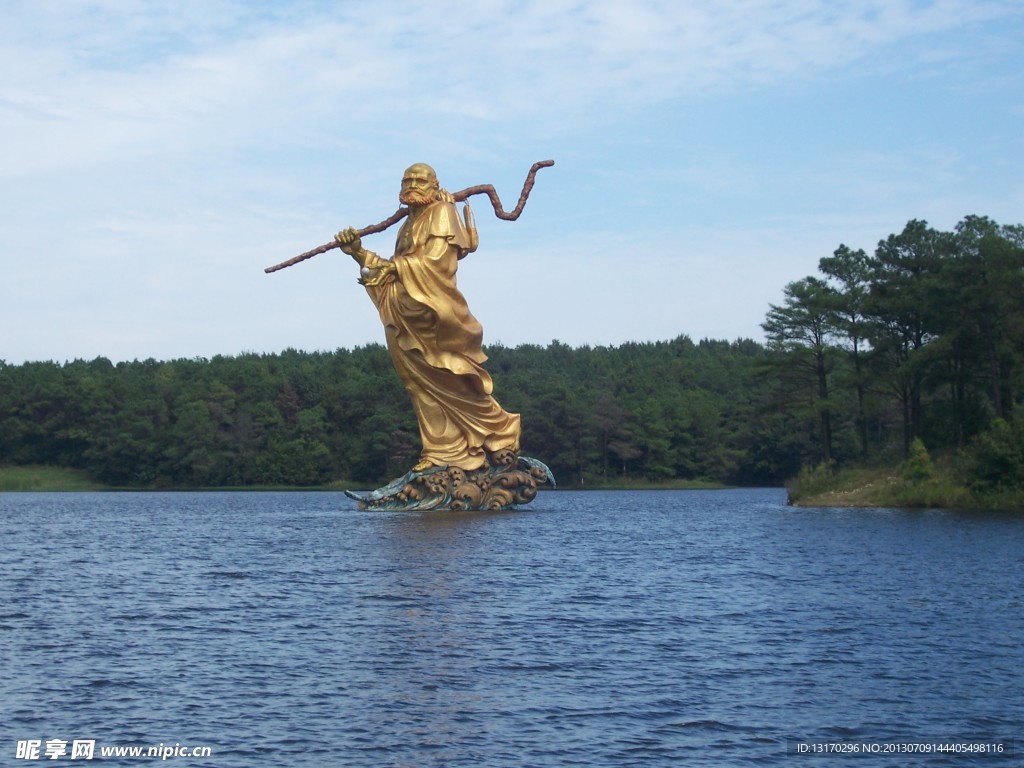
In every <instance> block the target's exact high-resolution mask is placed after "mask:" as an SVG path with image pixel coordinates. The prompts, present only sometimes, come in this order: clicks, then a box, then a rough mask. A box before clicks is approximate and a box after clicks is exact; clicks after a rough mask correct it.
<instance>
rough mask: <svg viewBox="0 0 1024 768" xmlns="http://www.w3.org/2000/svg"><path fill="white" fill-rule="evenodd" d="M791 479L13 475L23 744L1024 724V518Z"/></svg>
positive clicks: (674, 750)
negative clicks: (121, 482) (499, 494)
mask: <svg viewBox="0 0 1024 768" xmlns="http://www.w3.org/2000/svg"><path fill="white" fill-rule="evenodd" d="M784 501H785V496H784V492H782V491H777V490H760V491H720V492H669V491H662V492H636V493H625V492H619V493H612V492H588V493H573V492H555V493H544V494H541V496H540V497H539V498H538V499H537V501H535V502H534V503H533V504H532V505H531V506H530V507H528V508H525V509H524V510H523V511H521V512H499V513H437V512H434V513H428V514H403V513H369V512H358V511H356V510H355V509H354V508H352V506H351V504H350V502H348V501H347V500H344V499H340V498H339V497H338V496H337V495H334V494H298V493H297V494H247V493H217V494H148V493H142V494H16V495H11V494H7V495H0V511H2V512H3V516H4V517H3V519H4V520H5V521H6V526H7V527H6V530H5V534H6V536H5V539H6V546H5V547H4V549H3V552H2V555H0V558H2V560H0V563H2V567H3V574H4V578H3V581H2V583H0V605H2V606H4V607H3V608H2V609H0V659H2V660H3V661H4V669H5V672H6V674H5V675H4V676H3V678H2V680H0V701H3V703H4V707H5V712H4V714H5V718H4V720H5V724H4V726H3V728H4V729H5V739H4V740H3V741H0V749H6V750H7V752H8V753H9V754H6V755H2V757H4V758H5V759H7V760H11V759H13V757H14V753H13V750H14V746H13V745H14V744H15V743H16V741H17V740H19V739H20V740H23V739H30V738H36V739H43V740H45V739H48V738H61V739H67V740H69V741H70V740H72V739H75V738H89V739H96V740H97V743H98V744H158V743H175V742H178V743H182V744H195V745H202V744H206V745H210V746H211V747H212V748H213V753H214V756H213V758H211V760H210V761H209V762H208V763H207V764H209V765H216V766H218V767H225V766H226V767H227V768H232V766H239V767H241V766H251V765H263V764H271V765H288V766H307V765H308V766H321V765H325V764H327V765H346V766H362V765H365V766H392V765H393V766H402V765H410V766H422V765H443V766H459V765H473V766H478V765H488V766H524V765H536V766H563V765H574V764H578V765H601V766H626V765H644V766H650V765H665V766H668V765H672V766H679V765H709V764H713V765H718V766H731V765H748V764H758V765H788V764H790V762H792V760H793V759H794V757H793V756H792V755H788V754H787V744H788V743H790V741H791V740H821V739H837V738H840V739H856V740H885V739H889V740H899V741H914V740H920V739H923V738H927V739H939V740H949V739H966V738H972V739H990V740H991V739H1002V740H1004V741H1005V740H1008V739H1010V738H1012V737H1014V736H1015V735H1017V734H1019V733H1021V732H1022V728H1021V726H1022V725H1024V713H1022V706H1021V699H1020V696H1019V691H1020V690H1021V688H1022V682H1024V679H1022V678H1024V673H1022V672H1021V670H1022V669H1024V664H1022V662H1024V655H1022V652H1021V650H1020V642H1019V638H1020V637H1021V636H1022V635H1024V607H1022V603H1021V601H1022V598H1021V595H1022V594H1024V517H1021V516H1015V515H969V514H962V513H952V512H943V511H930V512H920V511H917V512H903V511H895V510H806V509H803V510H802V509H792V508H789V507H786V506H785V504H784ZM933 757H934V760H930V761H929V762H927V764H929V765H931V764H934V765H963V764H970V760H971V759H970V758H965V757H964V756H963V755H957V756H952V757H951V756H939V755H936V756H933ZM947 757H948V758H949V759H946V758H947ZM828 759H830V760H835V759H841V758H828ZM979 759H982V758H979ZM814 760H815V759H814V758H802V761H803V762H808V764H817V763H815V762H814ZM984 760H985V762H984V763H983V764H986V765H987V764H990V763H991V760H992V758H984ZM136 762H137V761H136ZM105 764H112V765H116V764H118V763H117V761H116V760H108V761H106V763H105ZM124 764H125V765H127V764H130V761H127V762H125V763H124ZM189 764H193V765H199V764H204V763H202V761H193V762H190V763H189ZM895 764H899V765H907V764H912V763H910V762H907V761H902V762H899V763H895ZM920 764H925V763H920ZM995 764H998V763H995Z"/></svg>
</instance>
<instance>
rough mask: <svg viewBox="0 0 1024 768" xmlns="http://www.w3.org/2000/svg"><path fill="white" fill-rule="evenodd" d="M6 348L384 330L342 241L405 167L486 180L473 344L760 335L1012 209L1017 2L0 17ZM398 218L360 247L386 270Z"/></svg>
mask: <svg viewBox="0 0 1024 768" xmlns="http://www.w3.org/2000/svg"><path fill="white" fill-rule="evenodd" d="M2 14H3V15H2V18H3V24H0V146H2V147H3V148H4V149H3V152H0V180H2V183H0V211H2V214H0V215H2V219H0V221H2V223H0V266H2V269H3V275H2V277H0V323H2V327H3V328H4V333H3V336H2V340H0V360H6V361H7V362H8V363H11V364H17V363H21V362H23V361H25V360H56V361H58V362H61V361H64V360H71V359H75V358H85V359H91V358H93V357H96V356H100V355H102V356H106V357H109V358H111V359H112V360H115V361H119V360H131V359H136V358H138V359H144V358H149V357H154V358H157V359H171V358H178V357H199V356H202V357H210V356H213V355H216V354H226V355H233V354H239V353H242V352H278V351H280V350H282V349H285V348H287V347H294V348H297V349H303V350H333V349H335V348H337V347H353V346H357V345H362V344H367V343H371V342H378V341H382V339H383V335H382V332H381V329H380V327H379V321H378V320H377V318H376V315H375V312H374V310H373V308H372V306H371V305H370V303H369V300H368V299H367V298H366V296H365V294H364V293H363V292H362V289H361V288H360V287H359V286H358V285H357V284H356V282H355V280H356V277H357V269H356V266H355V264H354V263H353V262H351V261H350V260H349V259H348V258H347V257H345V256H343V255H342V254H340V252H339V251H332V252H330V253H327V254H324V255H321V256H318V257H316V258H315V259H312V260H310V261H307V262H305V263H303V264H300V265H297V266H294V267H291V268H289V269H286V270H283V271H281V272H277V273H275V274H272V275H267V274H265V273H264V272H263V269H264V268H265V267H267V266H270V265H272V264H276V263H278V262H280V261H283V260H285V259H287V258H290V257H291V256H294V255H296V254H298V253H300V252H302V251H305V250H307V249H309V248H311V247H313V246H316V245H319V244H321V243H324V242H328V241H329V240H330V239H331V238H332V236H333V233H334V232H336V231H337V230H339V229H341V228H343V227H345V226H349V225H352V226H356V227H361V226H365V225H367V224H371V223H375V222H377V221H380V220H382V219H384V218H385V217H386V216H388V215H389V214H390V213H392V212H393V211H394V209H395V208H396V206H397V191H398V183H399V180H400V178H401V174H402V171H403V170H404V169H405V168H406V167H407V166H408V165H410V164H412V163H413V162H421V161H422V162H427V163H430V164H431V165H433V166H434V167H435V168H436V169H437V172H438V175H439V177H440V179H441V182H442V184H443V185H444V186H445V187H447V188H449V189H451V190H458V189H461V188H463V187H467V186H470V185H474V184H481V183H492V184H494V185H495V186H496V187H497V189H498V191H499V194H501V196H502V198H503V200H504V201H505V202H506V207H511V205H512V204H513V203H514V201H515V199H516V197H517V196H518V194H519V189H520V187H521V185H522V182H523V178H524V176H525V174H526V171H527V169H528V168H529V167H530V165H531V164H532V163H533V162H534V161H536V160H543V159H548V158H551V159H554V160H555V161H556V165H555V167H554V168H551V169H547V170H543V171H541V173H540V174H539V175H538V180H537V186H536V187H535V189H534V192H533V195H532V196H531V198H530V202H529V203H528V205H527V207H526V210H525V212H524V214H523V216H522V218H520V219H519V221H517V222H514V223H509V222H504V221H500V220H498V219H496V218H494V217H493V215H492V214H491V212H490V208H489V205H488V204H487V202H486V200H485V199H484V198H473V201H472V202H473V204H474V209H475V211H476V214H477V219H478V224H479V229H480V240H481V245H480V249H479V251H478V252H477V253H475V254H473V255H472V256H470V257H469V258H468V259H466V260H465V261H463V262H462V265H461V267H460V271H459V285H460V288H461V289H462V290H463V292H464V293H465V294H466V296H467V298H468V300H469V302H470V307H471V308H472V310H473V312H474V314H476V315H477V317H478V318H479V319H480V320H481V322H482V323H483V325H484V332H485V342H492V343H496V342H500V343H502V344H506V345H512V346H514V345H517V344H521V343H535V344H547V343H548V342H550V341H551V340H553V339H557V340H560V341H562V342H564V343H567V344H571V345H574V346H575V345H582V344H591V345H599V344H605V345H615V344H621V343H623V342H627V341H657V340H663V339H671V338H674V337H676V336H678V335H681V334H687V335H689V336H691V337H693V338H694V339H701V338H705V337H710V338H716V339H729V340H732V339H736V338H754V339H757V340H762V339H763V336H762V333H761V329H760V323H761V322H762V321H763V320H764V316H765V313H766V312H767V311H768V308H769V305H770V304H771V303H778V302H779V301H781V299H782V289H783V287H784V286H785V285H786V284H787V283H788V282H790V281H792V280H797V279H799V278H801V277H804V276H806V275H810V274H814V273H815V271H816V268H817V262H818V259H819V258H821V257H822V256H828V255H830V254H831V253H832V251H833V250H834V249H835V248H836V247H838V246H839V245H840V244H841V243H845V244H847V245H849V246H851V247H854V248H864V249H866V250H868V251H869V252H870V251H872V250H873V249H874V247H875V245H876V244H877V242H878V241H879V240H881V239H883V238H885V237H886V236H887V235H889V234H890V233H893V232H898V231H900V230H901V229H902V228H903V226H904V225H905V224H906V222H907V221H909V220H911V219H925V220H927V221H928V222H929V223H930V224H931V225H932V226H934V227H937V228H939V229H952V228H953V227H954V226H955V224H956V223H957V222H958V221H959V220H960V219H962V218H963V217H964V216H966V215H969V214H978V215H987V216H990V217H991V218H993V219H995V220H996V221H997V222H999V223H1002V224H1017V223H1022V222H1024V44H1022V43H1021V40H1024V4H1021V3H1020V2H1019V0H936V1H935V2H922V1H918V0H879V1H877V2H872V1H868V2H852V1H851V2H843V1H841V0H840V1H837V2H829V1H827V0H771V1H766V2H752V1H751V2H742V1H740V0H733V1H731V2H730V1H729V0H592V1H589V2H580V1H574V0H540V1H538V2H532V1H531V0H514V1H509V2H505V1H504V0H477V2H473V3H466V2H462V0H460V2H451V1H450V0H431V2H429V3H428V2H422V3H411V2H397V1H392V0H377V1H375V2H345V1H344V0H342V1H338V2H326V1H324V2H317V1H316V0H308V1H304V2H287V1H286V0H279V1H277V2H265V3H264V2H227V1H224V0H176V1H175V2H159V1H155V0H150V1H146V0H109V1H107V2H85V1H84V0H60V1H59V2H58V0H26V1H24V2H22V1H20V0H7V2H5V3H4V4H3V9H2ZM393 239H394V233H393V232H388V233H385V234H381V235H375V236H373V237H371V238H368V239H367V241H366V245H367V246H368V247H369V248H371V249H372V250H375V251H378V252H381V253H383V254H385V255H389V254H390V252H391V248H392V246H393Z"/></svg>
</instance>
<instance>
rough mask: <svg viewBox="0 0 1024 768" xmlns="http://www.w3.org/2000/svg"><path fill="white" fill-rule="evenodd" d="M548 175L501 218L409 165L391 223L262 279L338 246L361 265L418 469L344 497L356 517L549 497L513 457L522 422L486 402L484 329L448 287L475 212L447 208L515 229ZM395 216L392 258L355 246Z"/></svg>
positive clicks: (498, 209) (548, 480)
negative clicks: (410, 420)
mask: <svg viewBox="0 0 1024 768" xmlns="http://www.w3.org/2000/svg"><path fill="white" fill-rule="evenodd" d="M552 165H554V161H553V160H542V161H539V162H537V163H534V164H533V166H532V167H531V168H530V172H529V173H528V174H527V177H526V182H525V183H524V184H523V191H522V193H521V194H520V196H519V202H518V204H517V205H516V207H515V208H514V209H513V210H512V211H507V212H506V211H505V210H504V209H503V208H502V206H501V201H500V200H499V199H498V194H497V192H495V190H494V187H493V186H491V185H490V184H480V185H478V186H475V187H467V188H466V189H463V190H461V191H459V192H456V193H455V194H454V195H452V194H449V193H448V192H446V191H445V190H443V189H441V186H440V184H438V181H437V174H436V173H434V169H433V168H431V167H430V166H429V165H425V164H423V163H417V164H416V165H413V166H410V167H409V169H408V170H406V172H405V174H404V175H403V177H402V189H401V192H400V193H399V196H398V197H399V201H400V202H401V204H402V206H403V207H400V208H399V209H398V210H397V211H395V213H394V214H392V215H391V216H390V217H389V218H388V219H385V220H384V221H382V222H380V223H379V224H374V225H372V226H369V227H364V228H363V229H360V230H356V229H353V228H351V227H349V228H348V229H344V230H342V231H341V232H339V233H338V234H337V235H335V238H334V240H333V241H332V242H330V243H326V244H324V245H321V246H318V247H317V248H313V249H312V250H309V251H306V252H305V253H302V254H300V255H298V256H296V257H295V258H292V259H289V260H288V261H284V262H281V263H280V264H277V265H275V266H273V267H267V269H266V270H264V271H265V272H276V271H277V270H280V269H284V268H285V267H290V266H292V265H294V264H298V263H299V262H302V261H305V260H306V259H309V258H312V257H313V256H316V255H317V254H320V253H325V252H327V251H328V250H330V249H332V248H340V249H341V250H342V251H344V252H345V253H347V254H349V255H350V256H351V257H352V258H353V259H355V260H356V261H357V262H358V263H359V266H360V273H361V275H362V277H361V279H360V280H359V282H360V283H362V285H363V286H365V288H366V292H367V294H369V296H370V300H371V301H373V304H374V306H375V307H376V308H377V311H378V312H379V313H380V319H381V322H382V323H383V324H384V335H385V337H386V339H387V345H388V350H389V351H390V353H391V360H392V362H394V365H395V370H396V371H397V372H398V375H399V377H400V378H401V380H402V383H403V384H404V385H405V389H406V391H407V392H408V393H409V397H410V399H411V400H412V404H413V408H414V409H415V411H416V420H417V422H418V423H419V429H420V439H421V441H422V444H423V448H422V451H421V453H420V460H419V462H418V463H417V464H416V466H414V467H413V468H412V469H411V470H410V471H409V472H406V473H405V474H404V475H403V476H402V477H399V478H397V479H395V480H392V481H391V482H390V483H388V484H387V485H385V486H384V487H382V488H378V489H377V490H375V491H372V492H371V493H368V494H365V495H358V494H355V493H353V492H351V491H346V492H345V493H346V494H347V495H349V496H350V497H352V498H354V499H356V500H357V501H358V502H359V506H360V507H361V508H363V509H400V510H427V509H507V508H509V507H512V506H515V505H516V504H524V503H527V502H529V501H531V500H532V499H533V498H534V497H535V496H536V495H537V490H538V487H539V486H547V487H551V488H553V487H554V485H555V479H554V477H552V475H551V471H550V470H549V469H548V468H547V466H546V465H545V464H544V463H543V462H541V461H538V460H537V459H532V458H529V457H526V456H520V455H519V436H520V426H519V414H517V413H508V412H507V411H505V410H503V409H502V407H501V406H500V405H498V402H497V401H496V400H495V399H494V397H493V395H492V394H491V392H492V390H493V385H492V383H491V377H490V375H489V374H488V373H487V371H485V370H484V368H483V363H484V361H485V360H486V359H487V356H486V355H485V354H484V352H483V348H482V340H483V329H482V328H481V327H480V323H479V322H477V319H476V318H475V317H473V314H472V313H471V312H470V311H469V306H468V305H467V304H466V299H465V297H463V295H462V293H461V292H460V291H459V288H458V285H457V283H456V279H455V273H456V272H457V271H458V265H459V261H460V260H461V259H462V258H464V257H465V256H466V255H467V254H469V253H472V252H473V251H475V250H476V247H477V233H476V226H475V224H474V222H473V214H472V211H471V210H470V209H469V206H468V205H467V206H466V207H465V208H464V209H463V217H462V218H460V217H459V214H458V211H457V210H456V208H455V203H456V202H460V201H463V200H465V199H466V198H467V197H470V196H471V195H478V194H486V195H487V196H488V197H489V198H490V200H491V205H492V206H493V207H494V214H495V215H496V216H497V217H498V218H500V219H504V220H506V221H515V220H516V219H517V218H519V214H520V213H522V210H523V206H524V205H525V204H526V199H527V197H528V196H529V194H530V190H531V189H532V188H533V183H534V177H535V176H536V174H537V171H538V170H539V169H540V168H547V167H549V166H552ZM403 218H404V219H406V221H405V222H404V223H403V224H402V228H401V229H400V230H399V232H398V239H397V242H396V244H395V253H394V255H393V256H392V257H391V258H390V259H384V258H381V257H380V256H378V255H377V254H376V253H373V252H372V251H368V250H366V249H365V248H363V242H362V238H363V237H365V236H366V235H369V234H373V233H376V232H383V231H384V230H385V229H387V228H388V227H390V226H391V225H393V224H396V223H398V222H399V221H401V220H402V219H403Z"/></svg>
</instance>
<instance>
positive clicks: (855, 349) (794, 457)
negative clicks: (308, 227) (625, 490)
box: [0, 216, 1024, 487]
mask: <svg viewBox="0 0 1024 768" xmlns="http://www.w3.org/2000/svg"><path fill="white" fill-rule="evenodd" d="M818 268H819V274H818V275H815V276H810V277H807V278H804V279H802V280H798V281H795V282H793V283H790V284H789V285H787V286H785V289H784V291H783V297H784V299H783V301H782V302H781V303H780V304H778V305H771V306H770V308H769V311H768V313H767V316H766V319H765V322H764V324H763V328H764V331H765V334H766V343H758V342H755V341H753V340H749V339H744V340H737V341H734V342H729V341H718V340H710V339H704V340H702V341H699V342H694V341H693V340H691V339H690V338H689V337H687V336H679V337H678V338H676V339H673V340H671V341H661V342H646V343H629V344H623V345H620V346H615V347H601V346H598V347H590V346H583V347H576V348H573V347H569V346H567V345H565V344H561V343H559V342H557V341H555V342H552V343H551V344H549V345H548V346H546V347H543V346H537V345H522V346H518V347H514V348H513V347H504V346H501V345H496V346H490V347H488V348H487V353H488V355H489V357H490V361H489V362H488V364H487V366H488V369H489V370H490V372H491V373H492V375H493V377H494V380H495V386H496V396H497V397H498V400H499V401H500V402H501V403H502V405H503V407H505V408H506V410H509V411H514V412H519V413H521V414H522V420H523V427H524V430H523V446H522V447H523V452H524V453H525V454H527V455H531V456H535V457H536V458H539V459H541V460H543V461H545V462H546V463H547V464H548V465H549V466H550V467H551V469H552V470H553V472H554V473H555V476H556V478H557V479H558V481H559V483H560V484H561V485H563V486H568V487H580V486H582V487H589V486H601V485H609V484H632V483H637V482H646V483H661V482H666V481H676V480H702V481H709V482H715V483H723V484H730V485H777V484H781V483H782V482H783V481H785V480H786V479H788V478H790V477H793V476H794V475H796V473H797V472H798V471H799V470H800V469H801V467H804V466H815V465H820V464H823V465H834V464H842V463H849V462H870V461H876V462H898V461H901V460H903V459H904V458H905V457H907V456H908V455H909V454H910V450H911V446H912V445H913V444H915V441H917V442H920V443H922V444H924V445H927V447H928V450H929V451H933V452H936V451H938V452H941V451H946V452H949V453H950V454H954V455H962V456H964V457H967V458H966V459H965V460H967V459H970V461H973V464H972V467H973V468H972V469H971V472H972V473H973V474H972V478H973V479H974V481H976V482H989V483H990V484H993V483H994V484H1005V483H1007V482H1010V483H1014V482H1016V483H1018V484H1019V485H1018V487H1024V431H1022V429H1021V426H1020V420H1019V419H1015V410H1016V407H1017V406H1018V405H1019V404H1020V402H1021V397H1022V385H1024V381H1022V377H1024V365H1022V355H1024V227H1021V226H1019V225H1018V226H1000V225H998V224H996V223H995V222H993V221H991V220H989V219H987V218H982V217H975V216H971V217H968V218H966V219H964V220H963V221H962V222H960V224H958V225H957V227H956V229H955V231H953V232H939V231H936V230H934V229H932V228H930V227H929V226H928V225H927V223H925V222H922V221H911V222H909V223H908V224H907V226H906V227H905V228H904V230H903V231H902V232H901V233H899V234H896V235H890V236H889V237H888V238H886V239H884V240H882V241H880V242H879V243H878V247H877V248H876V250H875V253H874V254H873V255H868V254H867V253H865V252H864V251H863V250H853V249H851V248H849V247H847V246H845V245H841V246H840V247H839V248H838V249H837V250H836V251H835V252H834V253H833V255H832V256H829V257H826V258H823V259H821V262H820V263H819V265H818ZM418 450H419V437H418V431H417V427H416V422H415V418H414V416H413V413H412V409H411V407H410V405H409V403H408V401H407V397H406V394H405V392H404V390H403V388H402V385H401V383H400V382H399V380H398V378H397V376H396V375H395V373H394V371H393V370H392V367H391V361H390V358H389V356H388V352H387V350H386V349H385V348H384V347H383V346H380V345H368V346H365V347H357V348H355V349H351V350H348V349H338V350H336V351H334V352H301V351H297V350H286V351H284V352H282V353H279V354H242V355H238V356H216V357H213V358H212V359H205V358H197V359H179V360H168V361H157V360H153V359H149V360H144V361H138V360H136V361H132V362H121V363H117V364H114V363H112V362H111V361H109V360H107V359H106V358H102V357H100V358H96V359H95V360H88V361H87V360H74V361H70V362H66V363H63V364H61V363H56V362H28V363H24V364H21V365H8V364H5V363H3V362H2V361H0V465H2V464H7V465H52V466H61V467H72V468H78V469H82V470H85V471H87V472H88V473H89V474H90V475H91V476H92V477H94V478H95V479H97V480H99V481H101V482H105V483H109V484H111V485H116V486H127V487H208V486H248V485H298V486H310V485H320V484H324V483H328V482H332V481H336V480H345V481H347V482H352V483H359V484H365V485H372V484H378V483H380V482H383V481H385V480H388V479H391V478H393V477H395V476H397V475H400V474H401V473H403V472H404V471H406V470H407V469H408V468H409V467H410V466H412V464H413V463H415V461H416V459H417V457H418ZM985 477H987V478H988V480H987V481H986V480H984V478H985ZM979 478H980V479H979ZM1007 478H1009V480H1007ZM1014 478H1016V479H1014Z"/></svg>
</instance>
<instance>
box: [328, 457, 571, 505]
mask: <svg viewBox="0 0 1024 768" xmlns="http://www.w3.org/2000/svg"><path fill="white" fill-rule="evenodd" d="M500 459H501V460H503V461H502V462H501V463H495V464H494V465H493V466H491V465H486V464H485V465H484V466H483V467H480V468H479V469H474V470H472V471H470V472H467V471H466V470H464V469H462V468H461V467H431V468H430V469H427V470H424V471H423V472H416V471H415V470H414V471H412V472H407V473H406V474H404V475H403V476H402V477H399V478H397V479H396V480H392V481H391V482H390V483H388V484H387V485H385V486H384V487H383V488H378V489H377V490H376V491H373V492H371V493H368V494H366V495H364V496H360V495H358V494H356V493H353V492H352V491H345V494H346V495H347V496H349V497H350V498H352V499H355V500H356V501H358V502H359V508H360V509H382V510H405V511H420V510H431V509H437V510H442V509H455V510H475V509H487V510H499V509H511V508H512V507H514V506H516V505H517V504H528V503H529V502H531V501H533V499H534V497H535V496H536V495H537V490H538V488H542V487H547V488H554V487H555V478H554V477H553V476H552V474H551V470H550V469H548V468H547V466H546V465H545V464H544V463H543V462H540V461H537V459H531V458H527V457H526V456H515V455H509V456H507V457H506V456H502V457H500Z"/></svg>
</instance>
